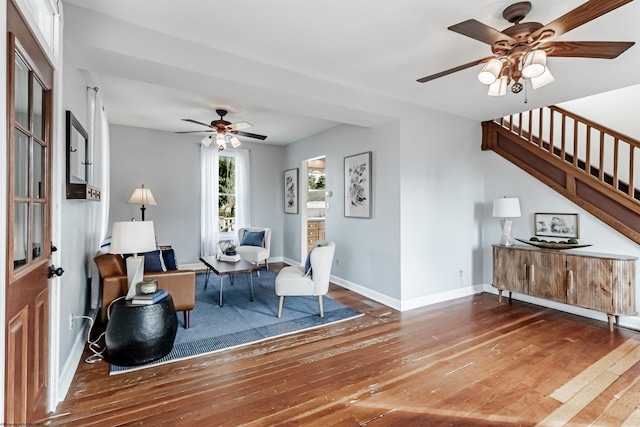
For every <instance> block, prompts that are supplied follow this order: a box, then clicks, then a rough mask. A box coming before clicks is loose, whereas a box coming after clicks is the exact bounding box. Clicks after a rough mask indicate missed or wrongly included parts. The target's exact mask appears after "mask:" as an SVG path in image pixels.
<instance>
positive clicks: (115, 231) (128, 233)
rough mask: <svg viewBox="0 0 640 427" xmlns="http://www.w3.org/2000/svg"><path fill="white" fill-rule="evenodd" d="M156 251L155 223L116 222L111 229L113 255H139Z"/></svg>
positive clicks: (111, 250)
mask: <svg viewBox="0 0 640 427" xmlns="http://www.w3.org/2000/svg"><path fill="white" fill-rule="evenodd" d="M155 249H156V234H155V231H154V228H153V221H121V222H114V223H113V226H112V227H111V248H110V252H111V253H112V254H138V253H141V252H148V251H153V250H155Z"/></svg>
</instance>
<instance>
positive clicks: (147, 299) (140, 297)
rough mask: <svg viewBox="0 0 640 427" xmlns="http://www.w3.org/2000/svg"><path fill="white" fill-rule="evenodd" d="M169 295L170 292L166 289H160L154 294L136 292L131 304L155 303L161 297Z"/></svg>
mask: <svg viewBox="0 0 640 427" xmlns="http://www.w3.org/2000/svg"><path fill="white" fill-rule="evenodd" d="M167 295H169V294H168V293H167V291H165V290H164V289H158V290H157V291H155V292H154V293H152V294H136V295H135V296H134V297H133V299H132V300H131V304H136V305H145V304H155V303H157V302H158V301H160V300H161V299H163V298H165V297H166V296H167Z"/></svg>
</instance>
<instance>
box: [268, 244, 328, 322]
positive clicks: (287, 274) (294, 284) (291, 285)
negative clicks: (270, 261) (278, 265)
mask: <svg viewBox="0 0 640 427" xmlns="http://www.w3.org/2000/svg"><path fill="white" fill-rule="evenodd" d="M335 251H336V245H335V243H333V242H332V241H329V240H319V241H317V242H315V243H314V244H313V249H312V250H311V252H310V253H309V257H310V259H311V272H310V273H307V272H306V271H305V268H304V267H295V266H289V267H285V268H283V269H282V270H280V272H279V273H278V275H277V276H276V295H278V296H279V297H280V300H279V301H278V317H281V316H282V306H283V304H284V298H285V297H288V296H307V295H313V296H317V297H318V308H319V309H320V317H324V308H323V306H322V296H323V295H326V293H327V292H328V291H329V278H330V276H331V265H332V264H333V255H334V253H335Z"/></svg>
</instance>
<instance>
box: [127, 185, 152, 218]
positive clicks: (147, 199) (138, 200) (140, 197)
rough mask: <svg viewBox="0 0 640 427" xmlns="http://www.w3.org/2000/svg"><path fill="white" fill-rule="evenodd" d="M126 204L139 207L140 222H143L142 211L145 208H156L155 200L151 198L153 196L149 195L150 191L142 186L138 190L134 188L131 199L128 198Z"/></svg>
mask: <svg viewBox="0 0 640 427" xmlns="http://www.w3.org/2000/svg"><path fill="white" fill-rule="evenodd" d="M127 203H131V204H135V205H141V207H140V210H141V211H142V220H143V221H144V211H145V210H146V209H147V208H146V207H145V205H147V206H157V203H156V199H154V198H153V194H151V190H149V189H148V188H145V187H144V184H142V186H141V187H140V188H136V189H135V190H133V193H131V197H129V201H128V202H127Z"/></svg>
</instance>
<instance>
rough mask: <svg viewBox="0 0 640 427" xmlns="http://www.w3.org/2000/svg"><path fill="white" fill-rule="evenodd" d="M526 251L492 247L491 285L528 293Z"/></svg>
mask: <svg viewBox="0 0 640 427" xmlns="http://www.w3.org/2000/svg"><path fill="white" fill-rule="evenodd" d="M526 255H527V251H522V250H518V249H513V248H508V247H502V246H501V247H498V246H494V247H493V286H494V287H496V288H498V289H502V290H507V291H512V292H520V293H523V294H526V293H529V288H528V282H527V265H526V262H527V259H526Z"/></svg>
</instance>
